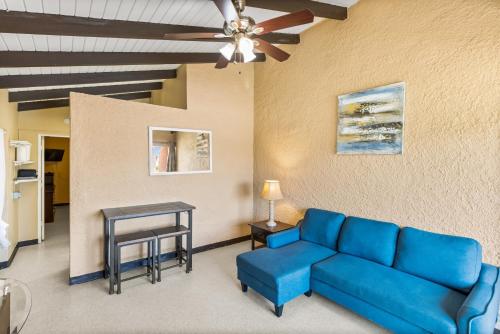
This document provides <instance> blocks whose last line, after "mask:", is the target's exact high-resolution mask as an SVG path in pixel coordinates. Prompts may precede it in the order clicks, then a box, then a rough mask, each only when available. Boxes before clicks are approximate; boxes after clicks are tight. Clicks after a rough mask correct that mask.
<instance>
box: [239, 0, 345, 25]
mask: <svg viewBox="0 0 500 334" xmlns="http://www.w3.org/2000/svg"><path fill="white" fill-rule="evenodd" d="M246 5H247V6H249V7H255V8H262V9H271V10H277V11H280V12H296V11H299V10H302V9H309V10H310V11H312V12H313V13H314V16H318V17H325V18H328V19H334V20H345V19H347V8H346V7H341V6H336V5H330V4H327V3H322V2H317V1H311V0H246Z"/></svg>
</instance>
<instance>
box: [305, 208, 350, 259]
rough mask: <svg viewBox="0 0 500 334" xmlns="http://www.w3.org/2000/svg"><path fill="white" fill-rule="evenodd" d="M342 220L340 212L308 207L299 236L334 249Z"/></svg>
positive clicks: (343, 217)
mask: <svg viewBox="0 0 500 334" xmlns="http://www.w3.org/2000/svg"><path fill="white" fill-rule="evenodd" d="M344 220H345V215H343V214H342V213H338V212H333V211H326V210H320V209H308V210H307V212H306V215H305V216H304V221H303V222H302V225H301V231H300V232H301V233H300V238H301V239H302V240H306V241H310V242H314V243H316V244H319V245H322V246H325V247H329V248H331V249H335V250H336V249H337V239H338V236H339V231H340V228H341V227H342V223H343V222H344Z"/></svg>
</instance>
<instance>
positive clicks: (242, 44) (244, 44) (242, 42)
mask: <svg viewBox="0 0 500 334" xmlns="http://www.w3.org/2000/svg"><path fill="white" fill-rule="evenodd" d="M253 48H254V44H253V41H252V40H251V39H250V38H248V37H246V36H243V37H240V38H239V39H238V50H239V51H240V52H241V53H243V54H245V53H249V52H252V53H253Z"/></svg>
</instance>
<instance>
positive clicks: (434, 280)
mask: <svg viewBox="0 0 500 334" xmlns="http://www.w3.org/2000/svg"><path fill="white" fill-rule="evenodd" d="M267 246H268V247H267V248H261V249H258V250H255V251H251V252H247V253H243V254H240V255H239V256H238V257H237V259H236V263H237V267H238V279H239V280H240V281H241V286H242V290H243V291H244V292H246V291H247V289H248V287H250V288H252V289H254V290H255V291H257V292H258V293H260V294H261V295H263V296H264V297H266V298H267V299H268V300H270V301H271V302H272V303H274V305H275V314H276V315H277V316H281V314H282V312H283V305H284V304H285V303H286V302H288V301H290V300H292V299H294V298H296V297H298V296H300V295H302V294H305V295H307V296H310V295H311V293H312V292H315V293H318V294H320V295H322V296H324V297H326V298H329V299H330V300H332V301H334V302H336V303H337V304H340V305H342V306H344V307H346V308H349V309H351V310H352V311H354V312H356V313H358V314H360V315H362V316H364V317H366V318H367V319H369V320H371V321H373V322H375V323H378V324H379V325H381V326H383V327H385V328H387V329H389V330H391V331H393V332H396V333H405V334H407V333H459V334H465V333H471V334H472V333H474V334H486V333H493V331H494V326H495V322H496V318H497V314H498V308H499V302H500V281H499V268H497V267H495V266H492V265H488V264H485V263H482V250H481V245H480V244H479V243H478V242H477V241H475V240H473V239H469V238H463V237H455V236H448V235H442V234H436V233H430V232H426V231H421V230H418V229H414V228H409V227H405V228H399V227H398V226H397V225H395V224H392V223H387V222H380V221H375V220H370V219H363V218H357V217H347V218H346V217H345V216H344V215H343V214H341V213H336V212H330V211H324V210H318V209H309V210H308V211H307V212H306V215H305V217H304V219H303V221H302V222H301V223H299V225H298V226H297V227H295V228H292V229H290V230H287V231H284V232H281V233H276V234H273V235H270V236H268V238H267Z"/></svg>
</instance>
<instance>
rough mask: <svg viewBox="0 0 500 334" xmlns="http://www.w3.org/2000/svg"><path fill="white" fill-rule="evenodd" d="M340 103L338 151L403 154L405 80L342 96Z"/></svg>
mask: <svg viewBox="0 0 500 334" xmlns="http://www.w3.org/2000/svg"><path fill="white" fill-rule="evenodd" d="M337 106H338V109H337V143H336V153H337V154H339V155H402V154H403V152H404V145H403V144H404V123H405V117H404V116H405V115H404V114H405V108H406V83H405V82H397V83H393V84H389V85H384V86H378V87H374V88H368V89H364V90H360V91H357V92H352V93H347V94H343V95H339V96H338V105H337Z"/></svg>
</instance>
